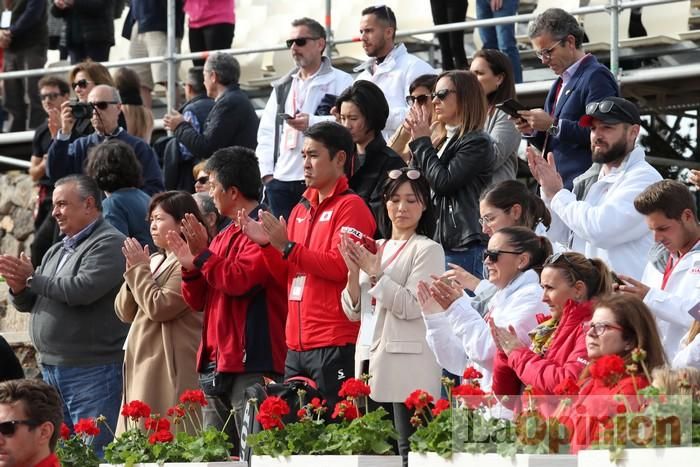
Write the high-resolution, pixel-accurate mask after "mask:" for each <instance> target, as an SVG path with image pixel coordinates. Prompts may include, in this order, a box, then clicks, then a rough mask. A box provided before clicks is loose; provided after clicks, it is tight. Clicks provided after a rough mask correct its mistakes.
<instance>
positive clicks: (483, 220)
mask: <svg viewBox="0 0 700 467" xmlns="http://www.w3.org/2000/svg"><path fill="white" fill-rule="evenodd" d="M512 207H513V206H508V207H507V208H505V209H504V210H503V213H504V214H508V213H509V212H510V208H512ZM496 217H498V214H494V215H488V214H487V215H486V216H484V217H480V218H479V225H481V226H482V227H483V226H484V225H491V224H492V223H493V221H495V220H496Z"/></svg>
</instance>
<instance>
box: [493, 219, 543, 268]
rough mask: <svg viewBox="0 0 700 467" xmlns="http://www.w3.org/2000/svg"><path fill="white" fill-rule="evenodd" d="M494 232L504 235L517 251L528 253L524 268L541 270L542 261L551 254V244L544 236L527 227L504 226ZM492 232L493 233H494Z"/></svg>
mask: <svg viewBox="0 0 700 467" xmlns="http://www.w3.org/2000/svg"><path fill="white" fill-rule="evenodd" d="M496 234H501V235H505V236H506V237H507V238H508V243H509V244H510V245H511V246H512V247H513V248H514V249H515V250H516V251H517V252H519V253H528V254H529V255H530V262H529V263H528V265H527V268H526V269H534V270H535V271H537V273H538V274H539V273H540V272H542V266H543V265H544V262H545V261H546V260H547V258H549V257H550V256H551V255H552V244H551V243H550V242H549V240H548V239H547V238H546V237H540V236H539V235H537V234H536V233H535V232H533V231H532V230H530V229H528V228H527V227H506V228H504V229H501V230H499V231H498V232H496ZM496 234H494V235H496Z"/></svg>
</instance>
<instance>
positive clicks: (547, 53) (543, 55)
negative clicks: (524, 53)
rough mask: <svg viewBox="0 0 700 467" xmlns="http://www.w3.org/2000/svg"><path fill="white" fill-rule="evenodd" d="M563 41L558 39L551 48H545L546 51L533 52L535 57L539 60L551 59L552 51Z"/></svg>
mask: <svg viewBox="0 0 700 467" xmlns="http://www.w3.org/2000/svg"><path fill="white" fill-rule="evenodd" d="M563 40H564V39H559V40H558V41H556V42H555V43H554V45H553V46H551V47H549V48H547V49H542V50H535V56H536V57H537V58H538V59H540V60H549V59H550V58H552V52H553V51H554V49H556V48H557V47H559V46H560V45H561V43H562V41H563Z"/></svg>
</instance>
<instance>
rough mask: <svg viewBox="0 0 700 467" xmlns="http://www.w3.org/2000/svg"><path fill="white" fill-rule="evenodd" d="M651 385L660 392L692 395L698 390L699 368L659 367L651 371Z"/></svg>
mask: <svg viewBox="0 0 700 467" xmlns="http://www.w3.org/2000/svg"><path fill="white" fill-rule="evenodd" d="M651 379H652V382H651V385H652V386H654V387H655V388H657V389H659V390H660V391H661V393H662V394H674V395H676V394H677V395H680V396H692V395H695V393H696V392H698V391H699V390H700V370H698V369H697V368H678V369H672V368H669V367H667V366H663V367H659V368H656V369H654V370H653V371H652V372H651Z"/></svg>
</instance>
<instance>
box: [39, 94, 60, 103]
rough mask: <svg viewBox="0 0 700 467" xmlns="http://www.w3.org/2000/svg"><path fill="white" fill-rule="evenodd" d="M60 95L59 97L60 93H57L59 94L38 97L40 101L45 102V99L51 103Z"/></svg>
mask: <svg viewBox="0 0 700 467" xmlns="http://www.w3.org/2000/svg"><path fill="white" fill-rule="evenodd" d="M60 95H61V93H59V92H47V93H46V94H40V95H39V97H41V100H42V101H45V100H46V99H48V100H50V101H52V100H54V99H56V98H57V97H58V96H60Z"/></svg>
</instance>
